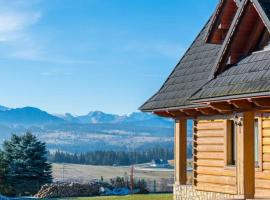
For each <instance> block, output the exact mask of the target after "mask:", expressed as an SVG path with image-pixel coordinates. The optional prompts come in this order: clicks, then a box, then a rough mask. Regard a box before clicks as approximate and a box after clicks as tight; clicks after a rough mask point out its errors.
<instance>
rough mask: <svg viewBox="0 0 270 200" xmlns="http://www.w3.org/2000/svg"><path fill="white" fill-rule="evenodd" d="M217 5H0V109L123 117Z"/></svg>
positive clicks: (168, 1)
mask: <svg viewBox="0 0 270 200" xmlns="http://www.w3.org/2000/svg"><path fill="white" fill-rule="evenodd" d="M216 4H217V0H203V1H199V0H147V1H145V0H76V1H74V0H12V1H10V0H0V18H1V21H0V70H1V71H0V72H1V75H0V77H1V81H0V90H1V93H0V105H5V106H9V107H23V106H35V107H39V108H41V109H43V110H46V111H48V112H51V113H65V112H71V113H74V114H85V113H87V112H89V111H90V110H102V111H105V112H109V113H118V114H125V113H130V112H133V111H136V110H137V108H138V107H139V106H140V105H141V104H142V103H143V102H144V101H145V100H147V99H148V98H149V97H150V96H151V95H153V93H154V92H156V91H157V90H158V89H159V88H160V86H161V84H162V83H163V82H164V80H165V79H166V78H167V76H168V75H169V73H170V72H171V71H172V69H173V68H174V66H175V64H176V63H177V62H178V61H179V59H180V58H181V56H182V55H183V53H184V52H185V50H186V49H187V48H188V47H189V45H190V43H191V42H192V41H193V39H194V38H195V37H196V35H197V34H198V32H199V31H200V29H201V28H202V26H203V25H204V24H205V23H206V21H207V20H208V19H209V17H210V15H211V13H212V12H213V10H214V9H215V6H216Z"/></svg>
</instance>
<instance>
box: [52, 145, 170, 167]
mask: <svg viewBox="0 0 270 200" xmlns="http://www.w3.org/2000/svg"><path fill="white" fill-rule="evenodd" d="M173 157H174V151H173V148H162V147H156V148H152V149H148V150H143V151H138V150H137V151H94V152H87V153H74V154H73V153H67V152H61V151H56V152H54V153H49V156H48V160H49V161H50V162H53V163H73V164H85V165H120V166H123V165H132V164H142V163H147V162H150V161H151V160H153V159H164V160H171V159H173Z"/></svg>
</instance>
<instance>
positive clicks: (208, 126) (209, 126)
mask: <svg viewBox="0 0 270 200" xmlns="http://www.w3.org/2000/svg"><path fill="white" fill-rule="evenodd" d="M224 127H225V123H224V122H218V123H214V122H209V123H198V124H197V126H196V129H197V130H223V129H224Z"/></svg>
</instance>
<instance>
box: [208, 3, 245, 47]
mask: <svg viewBox="0 0 270 200" xmlns="http://www.w3.org/2000/svg"><path fill="white" fill-rule="evenodd" d="M226 1H228V0H220V1H219V3H218V5H217V7H216V9H215V11H214V14H213V16H212V18H211V20H210V25H209V27H208V30H207V32H206V35H205V42H206V43H207V42H209V39H210V36H211V34H212V31H213V28H214V25H215V24H216V20H217V19H218V17H219V16H220V14H221V12H222V11H223V7H224V5H225V3H226ZM234 2H235V4H236V6H237V7H240V6H241V0H234Z"/></svg>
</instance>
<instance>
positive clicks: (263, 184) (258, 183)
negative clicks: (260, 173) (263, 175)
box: [255, 179, 270, 189]
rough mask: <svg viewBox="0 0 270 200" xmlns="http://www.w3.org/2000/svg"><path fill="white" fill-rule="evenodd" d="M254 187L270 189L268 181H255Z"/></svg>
mask: <svg viewBox="0 0 270 200" xmlns="http://www.w3.org/2000/svg"><path fill="white" fill-rule="evenodd" d="M255 187H256V188H265V189H270V180H263V179H257V180H256V181H255Z"/></svg>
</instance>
